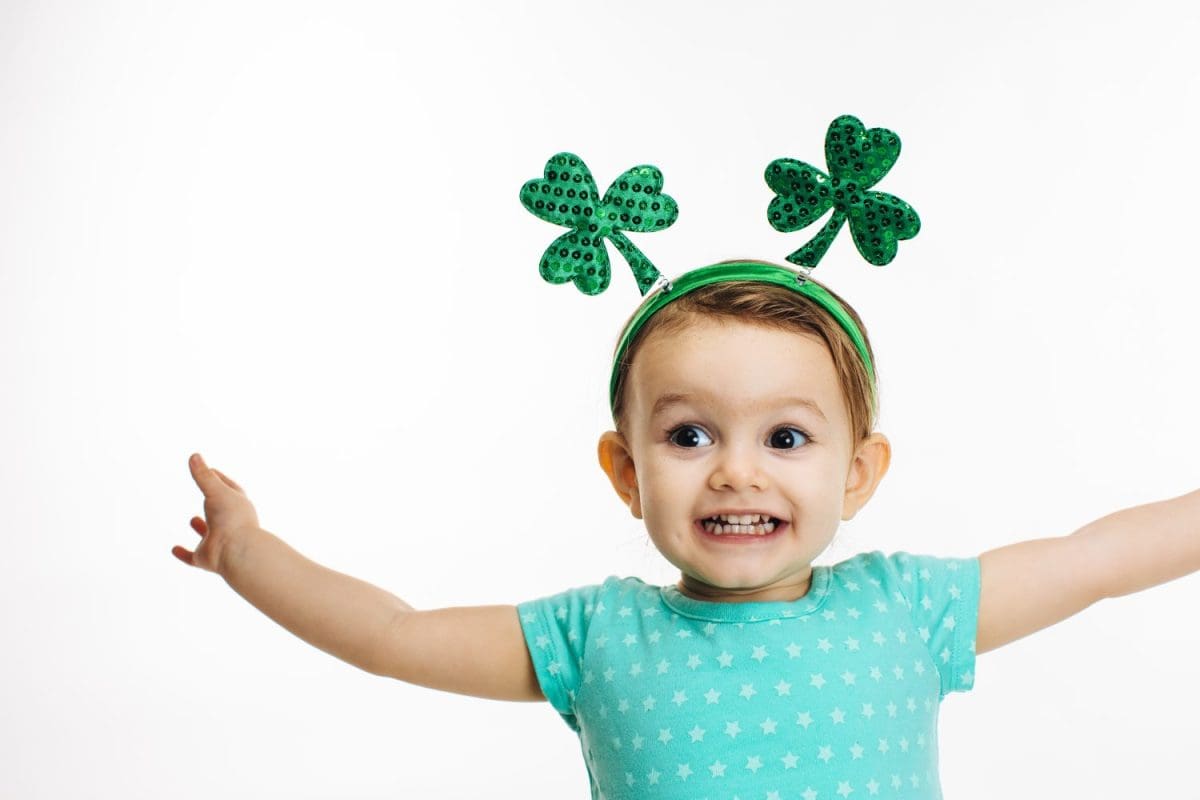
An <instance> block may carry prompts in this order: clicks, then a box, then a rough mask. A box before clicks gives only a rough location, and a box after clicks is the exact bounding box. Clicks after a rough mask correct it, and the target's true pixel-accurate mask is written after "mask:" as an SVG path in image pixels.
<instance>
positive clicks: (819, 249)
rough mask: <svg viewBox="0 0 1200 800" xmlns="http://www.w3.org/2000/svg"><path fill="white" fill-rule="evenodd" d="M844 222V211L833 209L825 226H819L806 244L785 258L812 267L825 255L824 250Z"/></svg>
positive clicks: (827, 247)
mask: <svg viewBox="0 0 1200 800" xmlns="http://www.w3.org/2000/svg"><path fill="white" fill-rule="evenodd" d="M845 222H846V212H844V211H837V210H835V211H834V212H833V216H832V217H830V218H829V221H828V222H826V223H825V227H823V228H821V230H820V231H818V232H817V235H816V236H814V237H813V238H811V239H809V240H808V243H807V244H805V245H804V246H803V247H801V248H800V249H799V250H797V251H796V252H794V253H792V254H791V255H790V256H788V257H787V260H788V261H790V262H792V263H793V264H799V265H800V266H802V267H808V268H809V269H812V268H813V267H815V266H816V265H817V263H818V262H819V261H820V260H821V259H822V258H823V257H824V256H825V251H827V250H828V249H829V245H831V244H833V239H834V237H835V236H837V233H838V230H839V229H840V228H841V227H842V225H843V224H844V223H845Z"/></svg>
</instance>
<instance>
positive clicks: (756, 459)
mask: <svg viewBox="0 0 1200 800" xmlns="http://www.w3.org/2000/svg"><path fill="white" fill-rule="evenodd" d="M708 485H709V486H710V487H711V488H713V489H717V490H721V489H733V490H734V491H740V490H743V489H758V490H760V491H761V490H762V489H766V488H767V476H766V473H765V472H764V471H763V465H762V461H761V458H760V454H759V453H758V452H757V448H754V447H725V448H722V450H721V451H720V454H719V456H718V458H717V463H716V465H715V466H714V468H713V471H712V475H710V476H709V481H708Z"/></svg>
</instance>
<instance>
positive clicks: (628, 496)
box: [597, 431, 642, 519]
mask: <svg viewBox="0 0 1200 800" xmlns="http://www.w3.org/2000/svg"><path fill="white" fill-rule="evenodd" d="M597 454H598V455H599V456H600V469H602V470H604V474H605V475H607V476H608V480H609V481H610V482H611V483H612V485H613V488H614V489H616V490H617V494H618V495H619V496H620V498H621V501H622V502H623V503H625V505H627V506H629V510H630V512H632V513H633V516H635V517H637V518H638V519H641V518H642V500H641V496H640V495H639V494H638V486H637V468H636V467H635V466H634V463H633V453H632V451H631V450H630V449H629V443H628V442H627V441H625V437H624V436H622V435H621V434H619V433H617V432H616V431H605V432H604V433H603V434H602V435H601V436H600V444H599V446H598V447H597Z"/></svg>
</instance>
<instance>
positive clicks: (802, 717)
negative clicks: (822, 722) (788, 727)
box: [796, 711, 813, 730]
mask: <svg viewBox="0 0 1200 800" xmlns="http://www.w3.org/2000/svg"><path fill="white" fill-rule="evenodd" d="M812 721H813V719H812V715H811V714H809V713H808V712H807V711H802V712H800V713H799V714H797V715H796V724H797V725H803V726H804V730H808V726H809V725H811V724H812Z"/></svg>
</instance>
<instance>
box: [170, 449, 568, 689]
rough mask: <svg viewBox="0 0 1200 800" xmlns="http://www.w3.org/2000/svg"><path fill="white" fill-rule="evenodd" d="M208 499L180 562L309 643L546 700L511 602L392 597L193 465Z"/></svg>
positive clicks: (418, 678) (416, 676) (416, 674)
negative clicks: (331, 564) (292, 536)
mask: <svg viewBox="0 0 1200 800" xmlns="http://www.w3.org/2000/svg"><path fill="white" fill-rule="evenodd" d="M191 468H192V474H193V477H194V478H195V479H196V483H197V484H198V485H199V486H200V489H201V491H203V492H204V496H205V514H206V516H208V518H209V521H210V522H211V523H212V526H211V529H210V527H209V525H208V524H206V523H205V521H204V520H202V519H200V518H198V517H197V518H193V521H192V525H193V528H195V530H196V532H197V533H199V534H200V535H201V536H202V537H204V540H203V541H202V542H201V544H200V546H198V547H197V548H196V552H195V553H191V552H189V551H187V550H184V549H183V548H182V547H176V548H175V549H174V550H173V552H174V553H175V555H176V557H177V558H179V559H180V560H181V561H184V562H185V563H187V564H191V565H192V566H198V567H202V568H206V569H209V570H210V571H213V572H217V573H218V574H220V575H221V576H222V577H223V578H224V579H225V581H226V582H227V583H228V584H229V585H230V586H232V587H233V589H234V590H235V591H236V592H237V593H238V594H240V595H241V596H242V597H244V598H246V600H248V601H249V602H250V603H251V604H252V605H254V606H255V607H257V608H258V609H259V610H260V611H262V612H263V613H264V614H266V615H267V616H269V617H270V618H271V619H273V620H275V621H276V622H278V623H279V624H280V625H282V626H283V627H284V628H287V629H288V630H289V631H291V632H292V633H294V634H296V635H297V636H299V637H300V638H301V639H304V640H305V641H306V642H308V643H309V644H311V645H313V646H314V647H317V648H319V649H321V650H324V651H325V652H327V653H330V654H331V655H334V656H337V657H338V658H340V659H342V660H343V661H346V662H347V663H350V664H353V665H354V666H356V667H358V668H359V669H362V670H365V671H366V672H370V673H372V674H374V675H381V676H385V677H392V678H396V679H398V680H402V681H405V682H407V683H415V684H419V685H421V686H428V687H430V688H433V689H441V690H443V691H448V692H457V693H459V694H469V695H474V696H477V697H486V698H490V699H495V700H544V699H545V697H544V695H543V694H542V691H541V689H540V688H539V686H538V682H537V677H536V675H535V673H534V670H533V663H532V661H531V659H530V657H529V653H528V650H527V649H526V647H525V637H524V634H523V632H522V630H521V624H520V621H519V619H518V617H517V610H516V607H515V606H505V605H496V606H468V607H459V608H440V609H433V610H430V611H418V610H416V609H413V608H412V607H411V606H409V605H408V604H407V603H405V602H404V601H403V600H401V599H400V598H398V597H396V596H395V595H392V594H389V593H388V592H385V591H384V590H382V589H380V588H378V587H376V586H372V585H371V584H369V583H367V582H365V581H361V580H359V579H357V578H354V577H351V576H349V575H344V574H342V573H340V572H336V571H334V570H331V569H328V568H327V567H323V566H321V565H320V564H317V563H316V562H314V561H311V560H309V559H307V558H305V557H304V556H303V555H301V554H300V553H298V552H297V551H296V550H294V549H293V548H291V547H290V546H288V544H287V543H286V542H284V541H283V540H282V539H280V538H279V537H277V536H275V535H273V534H271V533H269V532H267V531H265V530H263V529H262V528H260V527H258V524H257V522H258V520H257V516H256V514H255V513H254V510H253V506H252V505H251V504H250V501H249V499H248V498H247V497H246V495H245V492H244V491H242V489H241V487H240V486H238V485H237V484H236V483H234V482H233V481H232V480H230V479H228V478H226V477H225V476H224V475H222V474H221V473H219V472H218V471H217V470H212V469H209V468H208V467H207V466H205V465H204V463H203V461H201V460H199V459H196V460H194V461H193V462H191Z"/></svg>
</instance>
